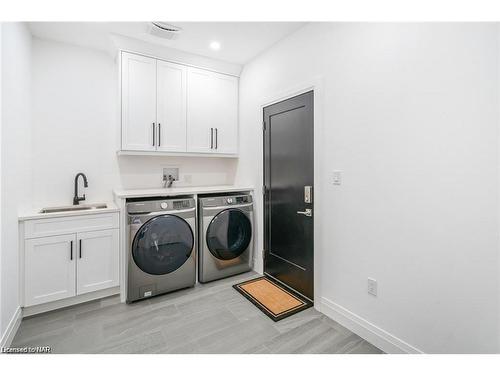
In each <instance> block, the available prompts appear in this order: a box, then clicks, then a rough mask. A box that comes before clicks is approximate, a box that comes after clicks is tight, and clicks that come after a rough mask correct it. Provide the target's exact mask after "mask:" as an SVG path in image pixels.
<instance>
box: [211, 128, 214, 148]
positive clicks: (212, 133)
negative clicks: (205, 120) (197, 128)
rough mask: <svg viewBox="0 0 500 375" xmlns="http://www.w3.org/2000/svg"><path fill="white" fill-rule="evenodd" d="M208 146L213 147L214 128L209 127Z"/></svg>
mask: <svg viewBox="0 0 500 375" xmlns="http://www.w3.org/2000/svg"><path fill="white" fill-rule="evenodd" d="M210 148H214V128H210Z"/></svg>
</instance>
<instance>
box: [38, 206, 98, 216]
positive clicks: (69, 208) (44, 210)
mask: <svg viewBox="0 0 500 375" xmlns="http://www.w3.org/2000/svg"><path fill="white" fill-rule="evenodd" d="M103 208H108V205H107V204H106V203H97V204H81V205H78V206H59V207H45V208H42V209H41V210H40V213H41V214H53V213H57V212H74V211H88V210H102V209H103Z"/></svg>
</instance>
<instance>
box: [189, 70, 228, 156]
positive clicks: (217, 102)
mask: <svg viewBox="0 0 500 375" xmlns="http://www.w3.org/2000/svg"><path fill="white" fill-rule="evenodd" d="M187 106H188V111H187V114H188V119H187V134H188V142H187V150H188V151H189V152H209V153H225V154H236V153H237V152H238V78H236V77H233V76H229V75H226V74H219V73H214V72H210V71H207V70H203V69H196V68H188V101H187Z"/></svg>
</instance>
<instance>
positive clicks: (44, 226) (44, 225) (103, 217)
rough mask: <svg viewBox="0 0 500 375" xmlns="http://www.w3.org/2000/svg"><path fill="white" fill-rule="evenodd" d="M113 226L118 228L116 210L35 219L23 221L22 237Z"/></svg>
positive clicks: (85, 230)
mask: <svg viewBox="0 0 500 375" xmlns="http://www.w3.org/2000/svg"><path fill="white" fill-rule="evenodd" d="M114 228H119V213H118V212H109V213H99V214H92V215H82V216H69V217H68V216H67V217H58V218H47V219H36V220H27V221H26V222H25V224H24V237H25V238H26V239H28V238H36V237H45V236H55V235H59V234H65V233H74V232H88V231H91V230H101V229H114Z"/></svg>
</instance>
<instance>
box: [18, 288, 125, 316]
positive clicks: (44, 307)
mask: <svg viewBox="0 0 500 375" xmlns="http://www.w3.org/2000/svg"><path fill="white" fill-rule="evenodd" d="M116 294H120V287H119V286H114V287H111V288H108V289H102V290H98V291H95V292H90V293H85V294H81V295H79V296H75V297H69V298H64V299H61V300H58V301H53V302H47V303H42V304H40V305H35V306H26V307H24V308H23V316H32V315H37V314H41V313H44V312H48V311H52V310H57V309H61V308H64V307H69V306H73V305H77V304H79V303H84V302H90V301H93V300H96V299H100V298H104V297H109V296H113V295H116Z"/></svg>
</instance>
